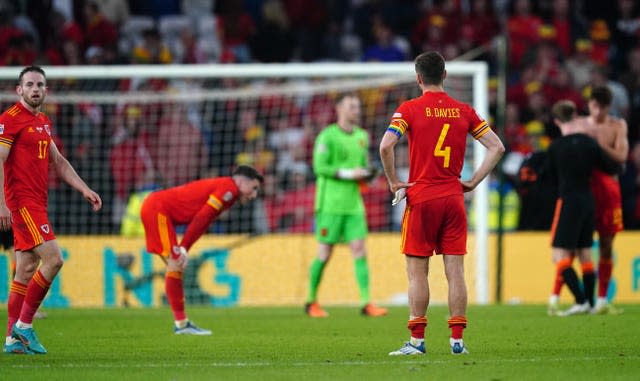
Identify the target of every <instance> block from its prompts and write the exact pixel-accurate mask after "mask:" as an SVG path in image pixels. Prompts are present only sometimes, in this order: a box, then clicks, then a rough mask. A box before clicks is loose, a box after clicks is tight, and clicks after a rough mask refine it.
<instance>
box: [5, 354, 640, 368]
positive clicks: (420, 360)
mask: <svg viewBox="0 0 640 381" xmlns="http://www.w3.org/2000/svg"><path fill="white" fill-rule="evenodd" d="M402 358H404V359H405V360H401V359H402ZM458 359H460V360H463V359H464V360H466V361H470V362H473V363H475V364H478V365H480V364H486V363H491V364H500V363H541V362H567V361H581V362H589V361H600V360H614V359H615V360H640V356H637V355H633V356H618V355H611V356H595V357H571V358H566V357H563V358H558V357H556V358H544V359H543V358H539V357H534V358H520V359H477V358H474V357H473V355H466V356H456V358H455V360H454V359H451V360H431V359H430V358H429V355H426V356H413V357H412V361H407V359H406V357H399V358H398V360H383V361H331V360H326V361H318V362H294V363H290V364H287V363H285V362H212V363H157V364H154V363H145V364H134V365H130V364H87V363H68V364H60V365H51V364H12V365H9V367H10V368H15V369H55V368H63V369H73V368H77V369H85V368H101V369H120V368H139V369H145V368H176V367H185V368H186V367H190V368H193V367H199V368H260V367H271V366H294V367H309V366H318V365H324V366H371V365H390V364H395V365H415V364H425V365H428V364H447V363H451V362H452V361H457V360H458Z"/></svg>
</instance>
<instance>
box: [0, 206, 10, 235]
mask: <svg viewBox="0 0 640 381" xmlns="http://www.w3.org/2000/svg"><path fill="white" fill-rule="evenodd" d="M9 229H11V211H10V210H9V208H7V206H6V205H0V230H9Z"/></svg>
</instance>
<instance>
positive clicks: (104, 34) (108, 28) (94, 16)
mask: <svg viewBox="0 0 640 381" xmlns="http://www.w3.org/2000/svg"><path fill="white" fill-rule="evenodd" d="M83 12H84V22H85V26H84V36H85V48H86V47H89V46H99V47H101V48H103V49H114V48H115V47H116V46H117V45H118V29H117V28H116V26H115V25H114V24H112V23H111V22H110V21H109V20H107V18H106V17H105V16H104V14H102V12H101V11H100V6H99V5H98V3H97V2H96V1H88V2H87V3H86V4H85V6H84V8H83Z"/></svg>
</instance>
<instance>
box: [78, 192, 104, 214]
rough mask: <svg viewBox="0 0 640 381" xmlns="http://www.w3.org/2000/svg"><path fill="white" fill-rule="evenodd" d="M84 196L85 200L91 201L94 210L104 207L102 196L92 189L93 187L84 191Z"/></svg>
mask: <svg viewBox="0 0 640 381" xmlns="http://www.w3.org/2000/svg"><path fill="white" fill-rule="evenodd" d="M82 196H83V197H84V199H85V200H87V201H89V203H90V204H91V207H92V208H93V211H94V212H97V211H98V210H100V209H101V208H102V199H101V198H100V195H99V194H97V193H96V192H94V191H92V190H91V189H88V190H86V191H84V192H82Z"/></svg>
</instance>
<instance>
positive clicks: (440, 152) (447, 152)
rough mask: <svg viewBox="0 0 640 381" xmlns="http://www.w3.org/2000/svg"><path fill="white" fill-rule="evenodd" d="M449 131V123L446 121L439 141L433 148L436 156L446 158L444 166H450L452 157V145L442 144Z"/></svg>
mask: <svg viewBox="0 0 640 381" xmlns="http://www.w3.org/2000/svg"><path fill="white" fill-rule="evenodd" d="M448 132H449V123H445V124H444V125H443V126H442V131H441V132H440V137H439V138H438V143H437V144H436V148H435V149H434V150H433V155H434V156H436V157H443V158H444V164H443V165H442V166H443V167H444V168H449V159H450V158H451V147H450V146H446V147H442V145H443V144H444V139H445V138H446V137H447V133H448Z"/></svg>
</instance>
